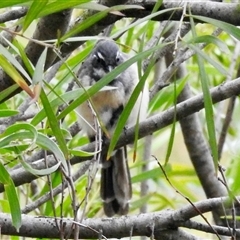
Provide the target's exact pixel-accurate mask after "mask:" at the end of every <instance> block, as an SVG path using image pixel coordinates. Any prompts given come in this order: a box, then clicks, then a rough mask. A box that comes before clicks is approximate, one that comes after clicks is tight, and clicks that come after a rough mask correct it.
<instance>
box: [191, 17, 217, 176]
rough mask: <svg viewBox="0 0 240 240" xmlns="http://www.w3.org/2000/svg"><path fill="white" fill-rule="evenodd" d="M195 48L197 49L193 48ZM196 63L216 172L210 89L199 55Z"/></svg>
mask: <svg viewBox="0 0 240 240" xmlns="http://www.w3.org/2000/svg"><path fill="white" fill-rule="evenodd" d="M190 23H191V26H192V33H193V36H194V37H196V30H195V26H194V23H193V19H192V18H191V19H190ZM194 48H197V47H194ZM198 53H199V52H198ZM197 62H198V67H199V73H200V80H201V85H202V91H203V100H204V107H205V115H206V123H207V130H208V138H209V144H210V148H211V152H212V157H213V163H214V166H215V170H216V172H217V169H218V168H217V167H218V147H217V140H216V133H215V122H214V114H213V103H212V98H211V94H210V90H209V89H210V87H209V78H208V75H207V73H206V71H205V69H204V64H203V58H202V55H201V54H197Z"/></svg>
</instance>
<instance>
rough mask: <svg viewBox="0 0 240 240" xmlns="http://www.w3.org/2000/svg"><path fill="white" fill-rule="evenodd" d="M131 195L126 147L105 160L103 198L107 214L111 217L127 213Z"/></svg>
mask: <svg viewBox="0 0 240 240" xmlns="http://www.w3.org/2000/svg"><path fill="white" fill-rule="evenodd" d="M131 197H132V187H131V177H130V172H129V167H128V163H127V158H126V155H125V149H124V148H121V149H118V150H117V151H116V152H115V153H114V154H113V156H112V157H111V158H110V159H109V160H108V161H106V160H103V167H102V177H101V198H102V199H103V201H104V212H105V214H106V215H107V216H109V217H111V216H113V215H114V214H119V215H124V214H127V213H128V210H129V200H130V199H131Z"/></svg>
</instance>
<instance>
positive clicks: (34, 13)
mask: <svg viewBox="0 0 240 240" xmlns="http://www.w3.org/2000/svg"><path fill="white" fill-rule="evenodd" d="M47 3H48V0H41V1H39V0H34V1H33V2H32V4H31V6H30V8H29V9H28V12H27V15H26V16H25V20H24V22H23V32H24V31H25V30H26V29H27V28H28V27H29V25H30V24H31V23H32V22H33V20H34V19H36V18H37V17H38V15H39V13H40V12H41V10H42V9H44V7H45V6H46V4H47Z"/></svg>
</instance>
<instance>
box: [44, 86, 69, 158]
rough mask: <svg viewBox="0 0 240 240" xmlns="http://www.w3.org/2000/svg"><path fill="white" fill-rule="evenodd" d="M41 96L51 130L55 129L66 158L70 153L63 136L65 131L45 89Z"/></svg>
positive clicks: (55, 134)
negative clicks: (62, 129) (61, 127)
mask: <svg viewBox="0 0 240 240" xmlns="http://www.w3.org/2000/svg"><path fill="white" fill-rule="evenodd" d="M40 97H41V101H42V104H43V107H44V110H45V112H46V115H47V118H48V121H49V125H50V127H51V130H52V131H53V134H54V136H55V138H56V140H57V143H58V144H59V147H60V149H61V150H62V152H63V154H64V156H65V158H68V157H69V155H68V148H67V144H66V141H65V139H64V137H63V133H62V131H61V129H60V126H59V122H58V120H57V117H56V115H55V113H54V111H53V109H52V107H51V105H50V103H49V101H48V98H47V95H46V93H45V91H44V90H42V92H41V95H40Z"/></svg>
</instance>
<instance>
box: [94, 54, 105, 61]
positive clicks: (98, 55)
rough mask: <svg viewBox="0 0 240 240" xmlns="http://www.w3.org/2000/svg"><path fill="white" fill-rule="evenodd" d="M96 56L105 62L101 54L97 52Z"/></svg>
mask: <svg viewBox="0 0 240 240" xmlns="http://www.w3.org/2000/svg"><path fill="white" fill-rule="evenodd" d="M96 55H97V57H98V58H100V59H102V60H103V61H105V58H104V56H103V55H102V54H101V53H100V52H96Z"/></svg>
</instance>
